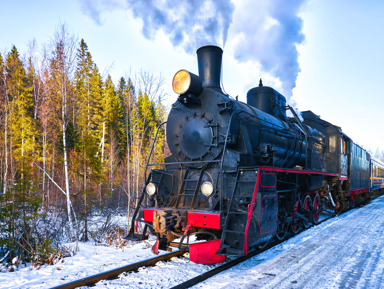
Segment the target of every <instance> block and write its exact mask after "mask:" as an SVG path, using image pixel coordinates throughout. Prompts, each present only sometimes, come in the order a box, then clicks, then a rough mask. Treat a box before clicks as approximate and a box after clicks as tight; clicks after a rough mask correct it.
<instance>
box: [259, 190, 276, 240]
mask: <svg viewBox="0 0 384 289" xmlns="http://www.w3.org/2000/svg"><path fill="white" fill-rule="evenodd" d="M265 197H275V198H276V200H277V195H265V196H263V199H262V200H261V204H263V203H264V198H265ZM277 201H278V200H277ZM263 210H264V206H263V205H262V208H261V221H260V234H267V233H270V232H273V231H275V230H276V226H275V228H274V229H273V230H270V231H268V232H263V231H261V228H262V227H263ZM276 220H277V214H276Z"/></svg>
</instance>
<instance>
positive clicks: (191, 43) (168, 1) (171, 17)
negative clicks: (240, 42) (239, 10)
mask: <svg viewBox="0 0 384 289" xmlns="http://www.w3.org/2000/svg"><path fill="white" fill-rule="evenodd" d="M80 1H81V3H82V8H83V11H84V12H85V13H86V14H88V15H89V16H91V17H92V18H93V19H94V20H95V21H96V22H97V23H98V24H100V23H101V19H100V13H101V12H102V11H106V10H112V9H116V8H123V9H124V8H128V9H131V10H132V12H133V16H134V17H135V18H140V19H142V20H143V29H142V32H143V35H144V36H145V37H146V38H148V39H152V38H153V37H154V36H155V34H156V32H157V31H158V30H163V31H164V33H165V34H166V35H168V37H169V39H170V41H171V42H172V44H173V45H174V46H181V47H183V48H184V49H185V51H186V52H188V53H194V52H195V51H196V49H197V48H199V47H200V46H203V45H207V44H215V45H218V46H222V47H223V46H224V45H225V42H226V40H227V35H228V29H229V26H230V25H231V22H232V13H233V10H234V5H233V4H232V3H231V2H230V0H220V1H215V0H184V1H174V0H162V1H156V0H143V1H135V0H97V1H92V0H80Z"/></svg>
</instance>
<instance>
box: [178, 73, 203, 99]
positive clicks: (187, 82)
mask: <svg viewBox="0 0 384 289" xmlns="http://www.w3.org/2000/svg"><path fill="white" fill-rule="evenodd" d="M202 87H203V83H202V81H201V79H200V77H198V76H197V75H195V74H193V73H191V72H189V71H186V70H184V69H182V70H179V71H178V72H176V74H175V76H174V77H173V80H172V88H173V90H174V92H176V93H177V94H184V93H191V94H194V95H198V94H199V93H200V92H201V89H202Z"/></svg>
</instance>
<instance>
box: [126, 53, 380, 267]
mask: <svg viewBox="0 0 384 289" xmlns="http://www.w3.org/2000/svg"><path fill="white" fill-rule="evenodd" d="M222 53H223V51H222V50H221V48H219V47H216V46H204V47H201V48H199V49H198V50H197V58H198V69H199V75H198V76H197V75H195V74H193V73H191V72H189V71H187V70H180V71H178V72H177V73H176V74H175V76H174V78H173V83H172V85H173V89H174V91H175V92H176V93H177V94H178V95H179V96H178V99H177V101H176V102H175V103H174V104H173V105H172V109H171V110H170V113H169V116H168V120H167V122H166V138H167V144H168V147H169V149H170V151H171V155H170V156H168V157H166V158H165V161H164V163H162V164H151V163H149V162H150V161H149V160H150V158H151V156H150V157H149V160H148V163H147V167H153V166H157V167H161V169H152V170H151V172H150V173H149V176H148V178H147V179H146V183H145V188H144V190H143V192H142V194H141V197H140V199H139V202H138V203H139V205H138V207H137V208H136V210H135V212H134V215H133V219H132V224H131V228H130V232H129V234H128V238H131V239H134V238H144V236H145V235H146V234H147V230H148V229H149V230H150V231H151V233H153V234H156V235H157V241H156V244H155V245H154V247H153V250H154V251H155V252H156V253H157V251H158V250H159V249H161V250H169V246H171V245H173V244H174V242H175V240H176V239H177V240H180V241H179V245H180V246H181V245H182V244H188V243H189V242H188V241H189V237H190V236H193V235H194V236H195V238H196V239H197V240H201V241H200V242H196V243H193V244H188V245H189V251H190V259H191V261H193V262H196V263H204V264H207V263H220V262H223V261H224V259H225V257H226V256H241V255H246V254H247V253H248V251H249V250H250V249H252V248H254V247H255V246H263V245H265V244H266V243H267V242H268V240H270V239H271V238H277V239H279V240H282V239H284V238H285V237H286V234H287V232H293V233H297V232H298V231H299V230H300V229H301V228H302V227H309V226H310V225H311V224H317V223H318V222H319V218H320V212H321V211H322V210H324V209H326V208H330V209H333V210H336V211H343V210H345V209H347V208H348V207H352V206H354V205H355V204H356V203H361V202H365V201H367V200H368V199H369V198H370V197H371V196H372V195H373V194H376V193H378V192H380V191H381V192H382V191H383V190H384V164H383V163H381V162H380V161H378V160H376V159H374V158H372V157H371V156H370V155H369V153H367V152H366V151H365V150H364V149H362V148H361V147H360V146H358V145H357V144H355V143H354V142H353V141H352V140H351V139H350V138H349V137H348V136H347V135H346V134H344V133H343V132H342V130H341V128H340V127H338V126H335V125H333V124H331V123H329V122H327V121H325V120H323V119H321V118H320V117H319V116H317V115H315V114H314V113H313V112H311V111H305V112H302V119H303V121H302V120H300V119H299V117H298V116H297V114H296V112H295V111H294V110H293V109H292V108H291V107H290V106H289V105H287V104H286V99H285V97H284V96H283V95H281V94H280V93H279V92H277V91H276V90H274V89H273V88H271V87H267V86H263V84H262V82H261V80H260V84H259V86H258V87H254V88H252V89H250V90H249V91H248V93H247V103H243V102H240V101H238V100H237V99H233V98H231V97H230V96H229V95H227V94H226V93H224V92H223V91H222V89H221V86H220V76H221V61H222ZM287 111H289V112H290V116H287ZM158 129H161V128H160V127H159V128H158ZM155 141H156V140H155ZM151 153H152V151H151ZM146 171H147V168H146ZM137 222H143V223H144V224H145V226H144V230H143V233H142V234H141V235H139V234H137V233H135V227H136V226H135V224H136V223H137Z"/></svg>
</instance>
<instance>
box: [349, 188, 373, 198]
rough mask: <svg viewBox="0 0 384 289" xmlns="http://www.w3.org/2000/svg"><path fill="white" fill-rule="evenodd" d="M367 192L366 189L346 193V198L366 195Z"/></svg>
mask: <svg viewBox="0 0 384 289" xmlns="http://www.w3.org/2000/svg"><path fill="white" fill-rule="evenodd" d="M366 192H368V188H358V189H357V190H356V189H355V190H353V191H349V192H348V193H347V196H353V195H358V194H361V193H366Z"/></svg>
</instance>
